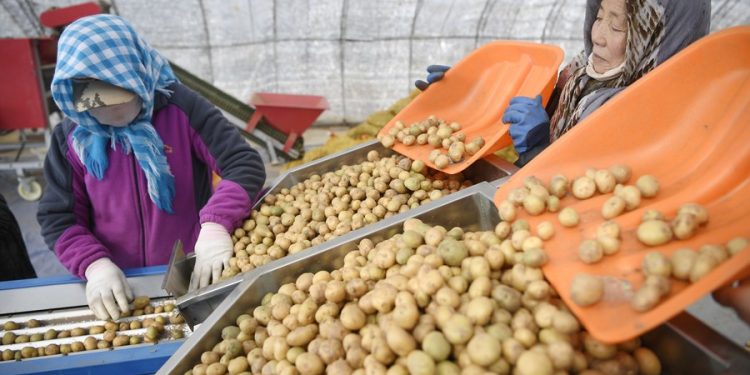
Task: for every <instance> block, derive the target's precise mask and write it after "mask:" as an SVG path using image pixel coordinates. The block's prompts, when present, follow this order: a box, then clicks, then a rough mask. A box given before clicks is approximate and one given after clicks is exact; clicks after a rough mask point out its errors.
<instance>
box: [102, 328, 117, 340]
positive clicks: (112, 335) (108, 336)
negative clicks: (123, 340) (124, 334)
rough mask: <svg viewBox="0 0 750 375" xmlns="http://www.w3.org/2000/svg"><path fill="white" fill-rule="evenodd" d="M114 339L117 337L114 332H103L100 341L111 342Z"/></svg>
mask: <svg viewBox="0 0 750 375" xmlns="http://www.w3.org/2000/svg"><path fill="white" fill-rule="evenodd" d="M115 337H117V333H116V331H106V332H104V335H102V340H104V341H107V342H112V341H113V340H114V339H115Z"/></svg>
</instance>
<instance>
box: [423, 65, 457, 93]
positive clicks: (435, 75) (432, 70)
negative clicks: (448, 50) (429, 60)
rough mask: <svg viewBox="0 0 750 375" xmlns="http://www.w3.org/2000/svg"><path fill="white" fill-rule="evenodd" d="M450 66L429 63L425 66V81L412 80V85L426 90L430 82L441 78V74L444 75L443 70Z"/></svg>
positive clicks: (445, 70)
mask: <svg viewBox="0 0 750 375" xmlns="http://www.w3.org/2000/svg"><path fill="white" fill-rule="evenodd" d="M450 68H451V67H450V66H448V65H430V66H428V67H427V73H428V74H427V82H425V81H422V80H417V81H416V82H414V86H417V88H418V89H420V90H422V91H424V90H427V88H428V87H430V85H431V84H433V83H435V82H437V81H439V80H441V79H443V75H445V72H447V71H448V69H450Z"/></svg>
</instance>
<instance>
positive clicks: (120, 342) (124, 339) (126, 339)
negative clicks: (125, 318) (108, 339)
mask: <svg viewBox="0 0 750 375" xmlns="http://www.w3.org/2000/svg"><path fill="white" fill-rule="evenodd" d="M128 344H130V336H117V337H115V338H114V339H113V340H112V346H114V347H120V346H125V345H128Z"/></svg>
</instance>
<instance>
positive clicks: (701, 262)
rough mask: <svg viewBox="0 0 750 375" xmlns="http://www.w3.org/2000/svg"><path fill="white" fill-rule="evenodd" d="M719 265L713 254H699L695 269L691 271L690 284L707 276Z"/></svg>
mask: <svg viewBox="0 0 750 375" xmlns="http://www.w3.org/2000/svg"><path fill="white" fill-rule="evenodd" d="M718 265H719V261H718V260H717V258H716V257H715V256H713V255H711V254H707V253H703V254H698V256H697V257H696V258H695V262H694V263H693V267H692V268H691V269H690V276H689V278H690V282H691V283H695V282H698V280H700V279H702V278H703V276H706V275H707V274H708V273H709V272H711V271H713V269H714V268H716V267H717V266H718Z"/></svg>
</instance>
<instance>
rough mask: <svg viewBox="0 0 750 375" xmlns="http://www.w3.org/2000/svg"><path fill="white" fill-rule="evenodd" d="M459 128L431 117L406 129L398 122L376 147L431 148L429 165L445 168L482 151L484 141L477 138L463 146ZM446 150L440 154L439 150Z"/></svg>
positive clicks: (457, 124)
mask: <svg viewBox="0 0 750 375" xmlns="http://www.w3.org/2000/svg"><path fill="white" fill-rule="evenodd" d="M460 130H461V124H459V123H457V122H451V123H448V122H446V121H444V120H442V119H439V118H437V117H435V116H430V117H428V118H427V119H425V120H422V121H418V122H416V123H414V124H412V125H410V126H406V125H404V123H403V122H401V121H396V123H395V124H394V125H393V127H391V129H389V130H388V134H386V135H383V136H381V137H380V138H379V139H380V143H381V144H383V146H384V147H386V148H391V147H393V145H394V144H396V143H397V142H399V143H402V144H403V145H405V146H413V145H420V146H422V145H430V146H432V147H435V148H436V150H433V151H432V152H431V153H430V156H429V161H430V162H432V163H435V166H437V167H438V168H445V167H447V166H448V165H449V164H451V163H458V162H461V161H462V160H463V159H464V156H472V155H474V154H476V153H477V152H479V150H480V149H481V148H482V147H484V143H485V142H484V138H482V137H477V138H474V139H473V140H471V141H470V142H466V135H465V134H464V133H461V132H460ZM441 148H442V149H443V150H446V151H447V152H443V151H441V150H440V149H441Z"/></svg>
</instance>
